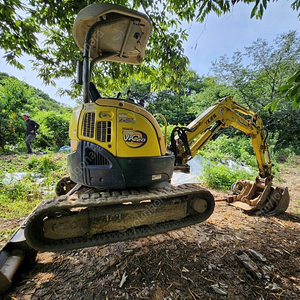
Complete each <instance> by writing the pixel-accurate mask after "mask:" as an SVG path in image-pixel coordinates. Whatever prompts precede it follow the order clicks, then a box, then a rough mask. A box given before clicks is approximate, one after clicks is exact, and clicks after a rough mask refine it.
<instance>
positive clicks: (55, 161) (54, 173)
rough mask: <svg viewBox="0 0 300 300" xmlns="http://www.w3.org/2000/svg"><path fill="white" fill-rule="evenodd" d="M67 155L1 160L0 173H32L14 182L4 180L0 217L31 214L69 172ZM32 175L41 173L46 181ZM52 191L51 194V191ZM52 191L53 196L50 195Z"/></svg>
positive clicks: (7, 218)
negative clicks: (39, 180)
mask: <svg viewBox="0 0 300 300" xmlns="http://www.w3.org/2000/svg"><path fill="white" fill-rule="evenodd" d="M66 165H67V164H66V155H63V154H54V155H43V156H36V155H32V156H30V157H25V156H24V157H22V156H13V157H12V158H11V159H7V158H3V159H1V160H0V170H1V171H0V175H1V178H4V174H5V173H7V172H9V173H12V174H13V173H14V172H27V173H28V175H27V176H25V177H24V178H22V179H21V180H18V181H12V182H11V183H10V184H7V185H6V184H3V183H2V181H1V182H0V188H1V191H2V192H1V194H0V205H1V208H2V209H1V212H0V220H1V219H2V220H3V219H5V220H9V219H14V218H17V217H20V216H24V215H27V214H29V213H30V212H31V211H32V210H33V209H34V207H35V206H36V205H37V204H38V203H39V202H41V201H42V200H45V199H46V198H48V197H49V196H51V195H54V185H55V184H56V183H57V182H58V180H59V179H60V178H61V177H62V176H64V175H66V174H67V166H66ZM30 174H41V175H42V177H43V178H44V180H43V181H42V183H38V182H36V181H35V180H34V179H33V177H31V175H30ZM49 192H50V194H49ZM46 194H49V196H46Z"/></svg>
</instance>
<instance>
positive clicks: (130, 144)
mask: <svg viewBox="0 0 300 300" xmlns="http://www.w3.org/2000/svg"><path fill="white" fill-rule="evenodd" d="M117 122H118V128H117V136H118V140H117V157H145V156H147V157H148V156H160V155H161V152H160V147H159V142H158V136H157V134H156V131H155V128H154V127H153V125H152V124H151V123H150V122H149V120H148V119H147V118H145V117H144V116H143V115H141V114H139V113H136V112H133V111H130V110H126V109H122V108H119V109H118V112H117Z"/></svg>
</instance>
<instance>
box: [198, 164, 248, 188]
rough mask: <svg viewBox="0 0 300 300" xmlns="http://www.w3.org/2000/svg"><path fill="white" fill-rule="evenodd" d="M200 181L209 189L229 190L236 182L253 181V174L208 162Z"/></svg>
mask: <svg viewBox="0 0 300 300" xmlns="http://www.w3.org/2000/svg"><path fill="white" fill-rule="evenodd" d="M200 179H201V180H202V181H204V182H205V184H206V185H207V186H208V187H211V188H216V189H219V190H229V189H230V187H231V185H232V184H233V183H234V182H235V181H237V180H242V179H253V174H252V173H249V172H248V171H246V170H245V169H242V168H237V169H235V170H233V169H231V168H230V167H227V166H225V165H217V164H216V163H215V162H206V163H205V164H204V168H203V170H202V175H201V176H200Z"/></svg>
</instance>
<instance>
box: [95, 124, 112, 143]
mask: <svg viewBox="0 0 300 300" xmlns="http://www.w3.org/2000/svg"><path fill="white" fill-rule="evenodd" d="M96 139H97V141H99V142H103V143H105V142H106V143H109V142H111V121H99V122H97V137H96Z"/></svg>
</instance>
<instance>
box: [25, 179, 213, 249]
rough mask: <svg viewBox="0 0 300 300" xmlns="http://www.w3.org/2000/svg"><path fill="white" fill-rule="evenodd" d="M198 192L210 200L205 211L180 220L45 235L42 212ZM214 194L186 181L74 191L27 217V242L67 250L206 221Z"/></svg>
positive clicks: (135, 201)
mask: <svg viewBox="0 0 300 300" xmlns="http://www.w3.org/2000/svg"><path fill="white" fill-rule="evenodd" d="M190 195H191V196H192V195H194V196H195V195H198V197H201V198H204V199H206V200H207V202H208V208H207V210H206V212H205V213H198V214H196V215H191V216H187V217H185V218H183V219H181V220H179V221H166V222H162V223H157V224H156V225H154V226H151V227H150V226H140V227H135V228H130V229H128V230H126V231H125V232H119V231H113V232H106V233H99V234H95V235H93V236H90V237H87V236H82V237H76V238H69V239H62V240H52V239H47V238H44V237H43V230H42V227H43V224H42V219H43V217H42V216H46V215H47V214H51V213H54V212H56V211H59V210H64V209H71V208H78V207H82V208H93V207H100V206H110V205H115V204H121V203H124V202H132V203H140V201H142V200H152V201H155V200H163V199H172V198H179V197H185V198H186V197H187V196H190ZM214 205H215V203H214V197H213V196H212V194H211V193H210V192H209V191H208V190H206V189H203V188H201V187H200V186H198V185H196V184H184V185H181V186H171V187H167V188H160V189H152V190H144V189H139V190H124V191H121V192H120V191H112V192H101V193H92V194H79V195H77V194H74V195H71V196H59V197H54V198H51V199H49V200H48V201H46V202H43V203H41V204H40V205H39V206H37V207H36V209H35V210H34V211H33V212H32V213H31V215H30V216H29V217H28V218H27V221H26V224H25V225H26V227H25V237H26V242H27V243H28V245H30V246H31V247H32V248H34V249H36V250H38V251H47V252H48V251H51V252H52V251H66V250H72V249H79V248H84V247H92V246H99V245H104V244H110V243H115V242H119V241H126V240H131V239H136V238H140V237H145V236H148V235H154V234H157V233H163V232H167V231H170V230H174V229H178V228H181V227H186V226H190V225H193V224H196V223H200V222H203V221H205V220H206V219H207V218H209V217H210V215H211V214H212V212H213V210H214Z"/></svg>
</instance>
